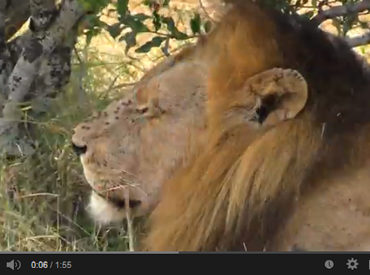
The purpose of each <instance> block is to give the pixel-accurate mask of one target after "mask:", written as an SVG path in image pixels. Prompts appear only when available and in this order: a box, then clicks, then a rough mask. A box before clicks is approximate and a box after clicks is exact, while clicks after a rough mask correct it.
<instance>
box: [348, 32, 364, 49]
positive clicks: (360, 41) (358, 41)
mask: <svg viewBox="0 0 370 275" xmlns="http://www.w3.org/2000/svg"><path fill="white" fill-rule="evenodd" d="M345 41H346V42H347V43H348V45H349V46H350V47H351V48H353V47H358V46H362V45H366V44H369V43H370V32H367V33H365V34H363V35H359V36H355V37H347V38H345Z"/></svg>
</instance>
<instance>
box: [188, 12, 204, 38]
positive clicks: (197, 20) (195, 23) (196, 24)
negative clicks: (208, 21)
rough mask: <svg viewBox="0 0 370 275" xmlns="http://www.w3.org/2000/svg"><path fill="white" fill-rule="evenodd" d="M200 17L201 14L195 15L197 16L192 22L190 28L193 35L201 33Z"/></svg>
mask: <svg viewBox="0 0 370 275" xmlns="http://www.w3.org/2000/svg"><path fill="white" fill-rule="evenodd" d="M200 23H201V22H200V15H199V13H197V14H195V16H194V17H193V18H192V19H191V20H190V27H191V31H192V32H193V34H197V33H200Z"/></svg>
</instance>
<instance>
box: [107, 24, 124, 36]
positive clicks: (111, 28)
mask: <svg viewBox="0 0 370 275" xmlns="http://www.w3.org/2000/svg"><path fill="white" fill-rule="evenodd" d="M107 30H108V32H109V34H110V35H111V36H112V37H113V38H116V37H117V36H118V35H120V34H121V32H122V28H121V23H116V24H113V25H108V26H107Z"/></svg>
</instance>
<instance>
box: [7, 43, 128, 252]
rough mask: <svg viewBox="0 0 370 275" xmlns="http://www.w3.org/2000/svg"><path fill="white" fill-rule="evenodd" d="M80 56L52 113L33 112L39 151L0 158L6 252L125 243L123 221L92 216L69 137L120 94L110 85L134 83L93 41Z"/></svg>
mask: <svg viewBox="0 0 370 275" xmlns="http://www.w3.org/2000/svg"><path fill="white" fill-rule="evenodd" d="M78 54H79V55H80V56H79V59H80V61H82V62H81V63H80V62H79V61H78V58H74V66H73V72H72V76H71V81H70V83H69V84H68V85H67V87H66V88H65V90H64V91H63V92H62V93H61V94H60V95H59V96H58V97H57V98H56V99H55V100H53V102H52V105H51V108H50V112H48V114H47V115H46V116H43V117H42V119H35V118H32V117H29V118H28V119H29V121H30V122H31V124H32V129H33V131H34V134H35V135H36V136H37V137H38V138H37V144H36V146H37V148H36V151H35V153H34V154H32V155H31V156H25V157H20V158H16V159H7V158H5V157H2V158H1V159H0V250H1V251H109V250H127V249H128V241H127V238H128V236H127V234H126V225H125V223H122V224H117V225H111V226H105V227H102V226H99V225H98V224H95V223H94V222H93V220H92V219H91V218H90V217H89V216H88V214H87V212H86V205H87V203H88V197H89V193H90V188H89V187H88V184H87V183H86V181H85V179H84V177H83V171H82V167H81V164H80V162H79V159H78V158H77V157H76V155H75V154H74V152H73V151H72V149H71V145H70V138H71V134H72V129H73V128H74V126H75V125H76V124H78V123H79V122H81V121H82V120H84V119H85V118H86V117H88V116H89V115H90V114H91V113H92V111H93V110H101V109H103V108H104V107H105V106H106V105H107V104H108V103H109V102H110V101H111V100H112V99H114V98H118V97H120V96H121V95H122V92H120V93H119V92H118V91H117V90H110V89H109V87H112V86H113V85H115V83H116V82H117V83H120V82H122V81H126V80H127V79H129V80H130V81H131V79H130V76H129V71H128V69H127V68H125V66H124V65H123V62H121V63H120V64H114V65H112V64H109V58H107V57H104V59H102V58H101V56H97V55H98V51H96V50H95V49H94V47H89V48H88V50H86V49H83V48H82V49H81V50H79V53H78ZM110 58H113V57H112V56H111V57H110ZM115 59H116V60H117V56H115ZM118 60H119V59H118ZM96 64H99V65H96ZM112 67H113V68H112ZM117 67H119V68H117ZM113 72H114V73H113ZM117 75H122V77H121V78H122V79H119V77H117ZM112 79H115V81H114V83H113V81H112ZM118 80H119V81H118ZM81 84H82V85H81ZM81 86H82V87H83V88H81Z"/></svg>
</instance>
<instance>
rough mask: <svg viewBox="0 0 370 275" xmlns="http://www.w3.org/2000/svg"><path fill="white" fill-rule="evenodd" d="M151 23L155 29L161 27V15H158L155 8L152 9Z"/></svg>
mask: <svg viewBox="0 0 370 275" xmlns="http://www.w3.org/2000/svg"><path fill="white" fill-rule="evenodd" d="M153 25H154V28H155V31H158V30H159V29H160V28H161V25H162V24H161V17H160V16H159V14H158V12H157V11H156V10H154V11H153Z"/></svg>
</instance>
